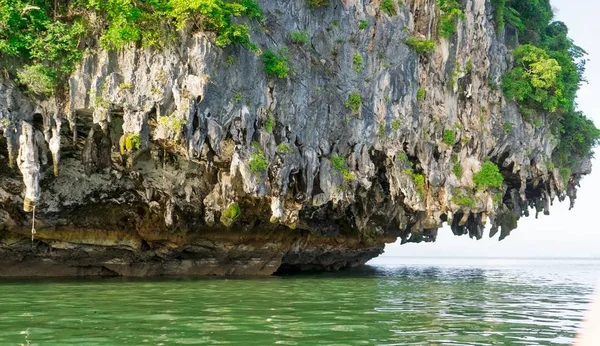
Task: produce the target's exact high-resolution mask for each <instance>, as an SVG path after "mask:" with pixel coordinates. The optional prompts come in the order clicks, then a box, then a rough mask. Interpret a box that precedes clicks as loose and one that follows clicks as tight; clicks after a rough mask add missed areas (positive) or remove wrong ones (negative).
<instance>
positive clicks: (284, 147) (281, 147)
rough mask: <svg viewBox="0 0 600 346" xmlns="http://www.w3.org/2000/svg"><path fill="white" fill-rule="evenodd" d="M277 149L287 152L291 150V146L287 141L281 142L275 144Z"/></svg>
mask: <svg viewBox="0 0 600 346" xmlns="http://www.w3.org/2000/svg"><path fill="white" fill-rule="evenodd" d="M277 150H279V151H280V152H282V153H284V154H287V153H290V152H291V151H292V148H291V147H290V145H289V144H287V143H281V144H279V145H278V146H277Z"/></svg>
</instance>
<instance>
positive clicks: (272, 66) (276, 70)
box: [261, 48, 290, 78]
mask: <svg viewBox="0 0 600 346" xmlns="http://www.w3.org/2000/svg"><path fill="white" fill-rule="evenodd" d="M261 59H262V61H263V63H264V64H265V72H266V73H267V75H270V76H275V77H279V78H287V76H288V73H289V72H290V68H289V66H288V57H287V49H285V48H283V49H280V50H279V53H275V52H274V51H272V50H270V49H267V51H266V52H264V53H263V55H262V57H261Z"/></svg>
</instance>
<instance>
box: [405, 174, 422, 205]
mask: <svg viewBox="0 0 600 346" xmlns="http://www.w3.org/2000/svg"><path fill="white" fill-rule="evenodd" d="M402 173H404V174H406V175H408V176H409V177H410V178H411V179H412V181H413V183H414V184H415V189H416V190H417V193H418V194H419V195H420V196H421V198H423V197H425V176H424V175H423V174H417V173H415V172H414V171H413V170H412V168H407V169H405V170H403V171H402Z"/></svg>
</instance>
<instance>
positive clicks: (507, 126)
mask: <svg viewBox="0 0 600 346" xmlns="http://www.w3.org/2000/svg"><path fill="white" fill-rule="evenodd" d="M502 127H503V128H504V132H506V133H510V131H512V124H511V123H508V122H507V123H504V125H502Z"/></svg>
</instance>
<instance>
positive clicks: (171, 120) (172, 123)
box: [158, 115, 187, 133]
mask: <svg viewBox="0 0 600 346" xmlns="http://www.w3.org/2000/svg"><path fill="white" fill-rule="evenodd" d="M158 122H159V124H161V125H162V126H165V127H167V128H169V129H171V130H172V131H173V132H175V133H179V132H181V130H183V127H184V126H185V124H186V123H187V121H186V120H185V119H180V118H178V117H176V116H175V115H171V116H161V117H158Z"/></svg>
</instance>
